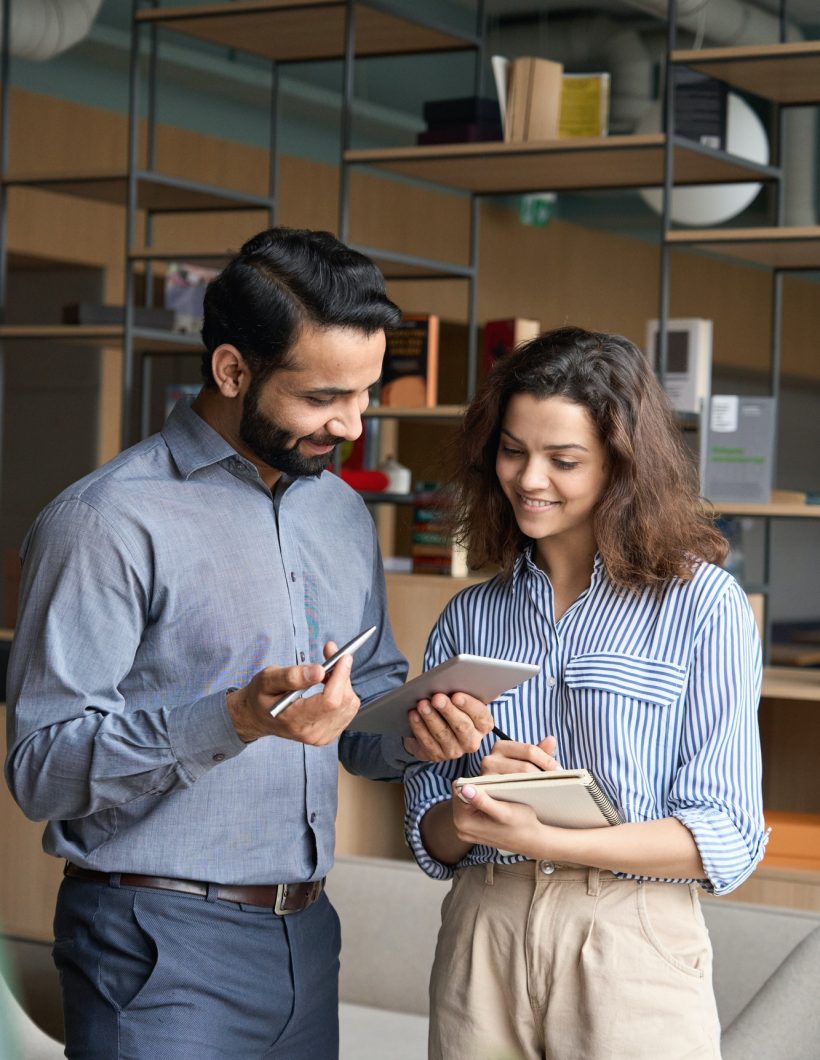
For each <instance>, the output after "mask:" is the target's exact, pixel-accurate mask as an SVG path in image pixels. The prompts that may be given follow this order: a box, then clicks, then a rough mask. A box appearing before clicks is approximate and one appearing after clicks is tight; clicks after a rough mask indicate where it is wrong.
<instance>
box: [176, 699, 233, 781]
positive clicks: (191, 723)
mask: <svg viewBox="0 0 820 1060" xmlns="http://www.w3.org/2000/svg"><path fill="white" fill-rule="evenodd" d="M226 700H227V692H214V693H213V694H212V695H210V696H204V697H203V698H202V699H198V700H197V701H196V702H195V703H188V704H186V705H185V706H182V707H174V709H173V710H171V711H169V712H168V737H169V740H170V742H171V750H172V751H173V752H174V755H175V757H176V759H177V761H178V762H179V764H180V766H181V767H182V769H183V770H184V771H185V772H186V773H187V774H188V776H189V777H190V779H191V780H192V781H194V780H198V779H199V778H200V777H201V776H202V775H203V774H204V773H207V772H208V770H209V769H213V768H214V766H218V765H219V764H220V762H224V761H225V760H226V759H228V758H235V757H236V755H238V754H239V753H240V751H243V750H244V749H245V747H247V746H248V745H247V744H246V743H244V741H242V740H240V738H239V736H238V734H237V732H236V729H235V728H234V727H233V723H232V722H231V717H230V714H229V713H228V705H227V702H226Z"/></svg>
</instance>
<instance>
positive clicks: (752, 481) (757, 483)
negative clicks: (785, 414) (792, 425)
mask: <svg viewBox="0 0 820 1060" xmlns="http://www.w3.org/2000/svg"><path fill="white" fill-rule="evenodd" d="M775 411H776V401H775V399H774V398H770V397H743V396H739V395H736V394H714V395H713V396H712V398H711V400H710V402H709V415H708V422H707V424H706V446H705V454H704V456H705V460H704V474H703V494H704V496H705V497H708V499H709V500H710V501H747V502H752V503H756V504H768V503H769V501H770V499H771V492H772V476H773V469H774V429H775Z"/></svg>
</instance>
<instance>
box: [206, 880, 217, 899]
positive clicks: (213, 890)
mask: <svg viewBox="0 0 820 1060" xmlns="http://www.w3.org/2000/svg"><path fill="white" fill-rule="evenodd" d="M207 887H208V890H207V893H206V894H205V901H206V902H215V901H216V900H217V898H218V897H219V884H218V883H209V884H208V885H207Z"/></svg>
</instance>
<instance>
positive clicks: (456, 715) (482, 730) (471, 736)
mask: <svg viewBox="0 0 820 1060" xmlns="http://www.w3.org/2000/svg"><path fill="white" fill-rule="evenodd" d="M407 717H408V720H409V722H410V729H411V730H412V733H413V735H412V736H405V737H404V747H405V750H406V751H408V752H409V753H410V754H412V755H414V756H415V757H416V758H418V759H419V761H421V762H446V761H447V760H448V759H451V758H461V756H462V755H465V754H471V753H472V752H473V751H477V750H478V746H479V744H480V743H481V741H482V740H483V738H484V737H485V736H486V735H487V733H488V732H490V731H491V730H492V727H493V717H492V714H490V712H489V710H488V709H487V706H486V704H485V703H482V702H481V700H479V699H474V698H473V697H472V696H468V695H466V694H465V693H464V692H456V693H455V694H454V695H453V697H452V699H451V698H450V697H449V696H445V695H443V694H442V693H441V692H437V693H436V695H434V696H433V698H432V699H431V700H428V699H422V700H420V701H419V702H418V703H417V704H416V709H415V710H411V711H409V713H408V715H407Z"/></svg>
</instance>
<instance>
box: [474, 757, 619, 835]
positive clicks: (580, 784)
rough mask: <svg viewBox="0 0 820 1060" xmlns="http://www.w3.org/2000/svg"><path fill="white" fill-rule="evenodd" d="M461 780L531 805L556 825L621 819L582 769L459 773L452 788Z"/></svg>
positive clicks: (496, 796)
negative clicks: (466, 775)
mask: <svg viewBox="0 0 820 1060" xmlns="http://www.w3.org/2000/svg"><path fill="white" fill-rule="evenodd" d="M463 784H473V785H474V786H475V787H477V788H484V789H485V790H486V791H487V794H488V795H492V797H493V798H494V799H501V800H503V801H505V802H519V803H523V804H524V805H526V806H532V808H533V809H534V810H535V814H536V816H537V817H538V820H539V821H540V822H541V823H542V824H552V825H557V826H558V827H559V828H601V827H603V826H604V825H610V824H623V823H624V819H623V817H622V816H621V814H620V813H619V812H618V810H617V809H616V807H615V806H613V805H612V803H611V802H610V800H609V799H608V798H607V796H606V795H605V794H604V793H603V791H601V789H600V788H599V787H598V784H597V783H596V781H595V778H594V777H593V776H592V774H591V773H589V772H588V771H587V770H586V769H556V770H553V772H551V773H494V774H489V775H488V776H481V777H459V779H458V780H457V781H456V791H458V790H459V788H461V786H462V785H463Z"/></svg>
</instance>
